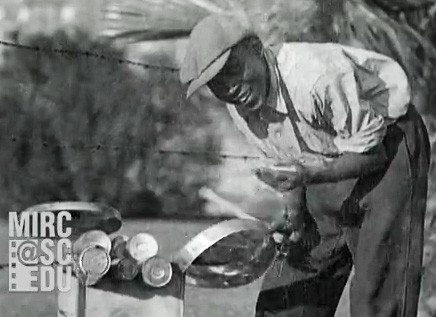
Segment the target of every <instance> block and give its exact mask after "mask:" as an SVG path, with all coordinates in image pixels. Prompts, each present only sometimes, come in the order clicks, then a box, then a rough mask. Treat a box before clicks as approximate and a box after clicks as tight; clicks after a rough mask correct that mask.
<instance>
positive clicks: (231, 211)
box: [198, 187, 258, 220]
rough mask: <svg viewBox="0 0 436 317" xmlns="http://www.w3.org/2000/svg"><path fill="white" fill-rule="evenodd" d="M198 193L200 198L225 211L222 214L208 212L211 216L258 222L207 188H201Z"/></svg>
mask: <svg viewBox="0 0 436 317" xmlns="http://www.w3.org/2000/svg"><path fill="white" fill-rule="evenodd" d="M198 193H199V195H200V197H202V198H203V199H206V200H208V201H211V202H213V203H216V204H217V205H219V206H221V207H222V209H223V210H225V211H223V212H215V213H211V212H209V214H212V215H213V216H231V217H235V218H239V219H251V220H258V219H257V218H255V217H253V216H251V215H249V214H248V213H246V212H245V211H244V210H242V208H240V207H239V206H237V205H236V204H234V203H232V202H230V201H228V200H227V199H224V198H222V197H220V196H219V195H218V194H217V193H215V192H214V191H213V190H212V189H210V188H208V187H202V188H201V189H200V190H199V191H198Z"/></svg>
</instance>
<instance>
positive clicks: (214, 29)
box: [180, 14, 255, 98]
mask: <svg viewBox="0 0 436 317" xmlns="http://www.w3.org/2000/svg"><path fill="white" fill-rule="evenodd" d="M253 35H255V32H254V31H253V28H252V25H251V23H250V22H249V21H248V18H247V17H246V16H244V15H242V14H213V15H209V16H208V17H206V18H204V19H203V20H201V21H200V22H199V23H198V24H197V25H196V26H195V27H194V28H193V30H192V32H191V35H190V38H189V43H188V47H187V51H186V56H185V59H184V61H183V65H182V67H181V70H180V81H181V82H182V83H183V84H186V83H189V87H188V92H187V98H189V97H190V96H191V95H192V94H193V93H194V92H195V91H196V90H197V89H198V88H200V87H201V86H203V85H205V84H206V83H207V82H208V81H210V80H211V79H212V78H213V77H214V76H216V75H217V74H218V73H219V71H220V70H221V69H222V68H223V66H224V64H225V63H226V61H227V59H228V58H229V56H230V49H231V48H232V47H233V46H235V45H236V44H237V43H238V42H240V41H241V40H243V39H244V38H246V37H249V36H253Z"/></svg>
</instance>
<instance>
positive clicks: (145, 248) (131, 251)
mask: <svg viewBox="0 0 436 317" xmlns="http://www.w3.org/2000/svg"><path fill="white" fill-rule="evenodd" d="M158 250H159V246H158V244H157V241H156V239H155V238H154V237H153V236H152V235H151V234H148V233H138V234H137V235H135V236H133V237H131V238H130V239H129V241H127V243H126V253H127V254H128V256H129V257H130V258H132V259H134V260H135V261H136V262H137V263H138V264H142V263H144V262H145V261H146V260H148V259H149V258H151V257H153V256H155V255H156V254H157V252H158Z"/></svg>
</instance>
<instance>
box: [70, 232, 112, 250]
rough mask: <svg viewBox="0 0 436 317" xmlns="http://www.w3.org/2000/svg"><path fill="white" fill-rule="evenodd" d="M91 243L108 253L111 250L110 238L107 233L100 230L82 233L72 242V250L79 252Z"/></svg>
mask: <svg viewBox="0 0 436 317" xmlns="http://www.w3.org/2000/svg"><path fill="white" fill-rule="evenodd" d="M91 245H98V246H100V247H102V248H103V249H105V250H106V251H107V252H108V253H109V252H110V250H111V240H110V239H109V237H108V235H107V234H106V233H105V232H103V231H101V230H91V231H88V232H85V233H83V234H82V235H81V236H80V237H79V238H78V239H77V240H76V241H75V242H74V243H73V252H74V253H76V254H80V253H81V252H82V251H83V250H84V249H86V248H87V247H89V246H91Z"/></svg>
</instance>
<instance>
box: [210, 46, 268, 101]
mask: <svg viewBox="0 0 436 317" xmlns="http://www.w3.org/2000/svg"><path fill="white" fill-rule="evenodd" d="M208 86H209V88H210V89H211V90H212V92H213V93H214V95H215V96H216V97H217V98H218V99H221V100H223V101H225V102H227V103H232V104H235V105H237V106H242V107H247V108H249V109H252V110H255V109H258V108H260V107H261V106H262V105H263V104H264V103H265V101H266V98H267V95H268V89H269V70H268V65H267V64H266V60H265V58H264V57H263V55H262V54H260V53H259V51H258V50H256V49H255V48H253V47H247V46H241V47H239V46H237V47H235V48H233V49H232V53H231V54H230V57H229V59H228V61H227V63H226V64H225V65H224V67H223V69H222V70H221V71H220V72H219V73H218V74H217V75H216V76H215V77H214V78H213V79H212V80H211V81H209V83H208Z"/></svg>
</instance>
